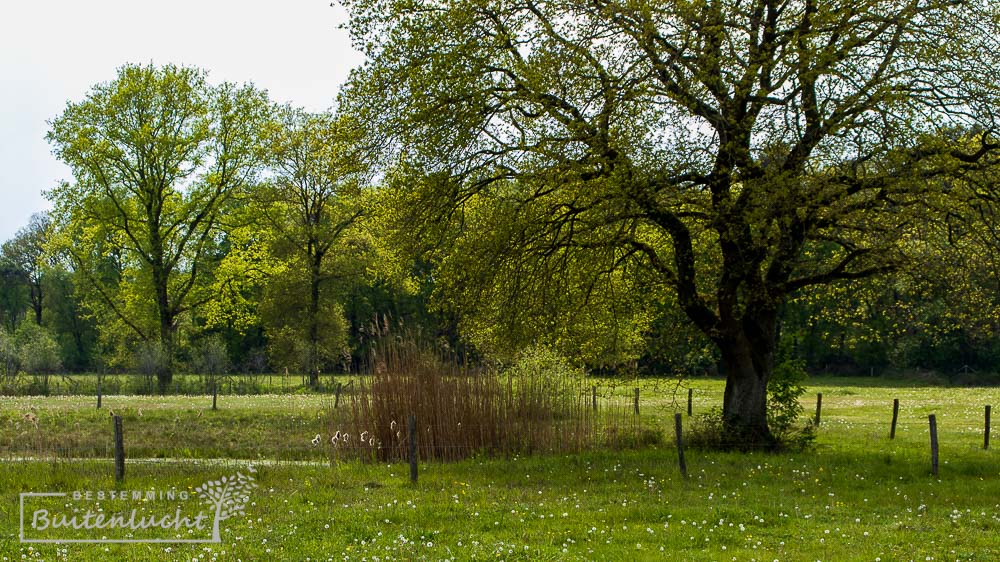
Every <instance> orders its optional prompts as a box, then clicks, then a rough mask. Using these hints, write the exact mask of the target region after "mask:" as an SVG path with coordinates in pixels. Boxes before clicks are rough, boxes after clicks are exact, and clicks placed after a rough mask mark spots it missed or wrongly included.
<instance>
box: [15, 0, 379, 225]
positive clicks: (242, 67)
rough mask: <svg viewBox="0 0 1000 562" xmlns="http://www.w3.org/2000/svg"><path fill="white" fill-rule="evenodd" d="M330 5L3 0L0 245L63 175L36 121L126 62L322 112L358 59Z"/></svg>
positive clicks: (41, 206) (248, 0)
mask: <svg viewBox="0 0 1000 562" xmlns="http://www.w3.org/2000/svg"><path fill="white" fill-rule="evenodd" d="M345 18H346V15H345V13H344V10H343V9H342V8H341V7H340V6H339V4H338V5H337V6H336V7H330V0H271V1H264V0H172V1H171V2H151V1H149V0H87V1H80V0H77V1H73V2H70V1H65V0H43V1H35V0H4V1H3V2H0V242H2V241H4V240H7V239H9V238H10V237H11V236H13V234H14V233H15V232H16V231H17V230H18V229H19V228H21V227H22V226H24V225H26V224H27V222H28V218H29V217H30V216H31V214H32V213H34V212H37V211H41V210H45V209H47V208H48V207H49V204H48V202H47V201H46V200H45V198H44V196H43V195H42V191H44V190H48V189H51V188H52V187H53V186H54V185H56V183H57V182H58V181H60V180H63V179H66V180H69V179H71V174H70V171H69V168H67V167H66V166H65V165H63V164H62V163H61V162H59V161H58V160H56V158H55V157H54V156H53V155H52V154H51V148H50V147H49V145H48V143H46V142H45V138H44V137H45V133H46V131H47V130H48V125H47V124H46V121H47V120H49V119H52V118H54V117H56V116H57V115H59V114H60V113H61V112H62V110H63V108H64V107H65V105H66V103H67V102H68V101H74V102H75V101H80V100H82V99H83V98H84V97H85V96H86V94H87V92H88V91H89V90H90V88H91V87H92V86H93V85H94V84H97V83H99V82H106V81H109V80H112V79H114V77H115V75H116V69H117V68H118V67H120V66H121V65H123V64H125V63H139V64H145V63H149V62H153V63H154V64H157V65H161V64H165V63H175V64H183V65H189V66H197V67H199V68H203V69H205V70H208V71H209V81H210V82H212V83H219V82H223V81H229V82H237V83H243V82H253V83H254V84H255V85H256V86H257V87H259V88H262V89H266V90H267V91H268V92H269V94H270V96H271V99H272V100H274V101H278V102H282V103H284V102H291V103H293V104H295V105H299V106H303V107H305V108H306V109H308V110H311V111H321V110H324V109H327V108H329V107H331V106H332V105H333V103H334V97H335V96H336V95H337V91H338V89H339V88H340V86H341V84H343V82H344V81H345V80H346V79H347V75H348V72H349V71H350V69H351V68H352V67H354V66H357V65H359V64H361V62H362V56H361V55H360V54H359V53H357V52H355V51H354V50H352V49H351V46H350V40H349V38H348V36H347V32H346V31H344V30H341V29H338V27H337V26H338V24H340V23H341V22H343V21H344V20H345Z"/></svg>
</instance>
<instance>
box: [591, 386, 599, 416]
mask: <svg viewBox="0 0 1000 562" xmlns="http://www.w3.org/2000/svg"><path fill="white" fill-rule="evenodd" d="M590 402H591V405H592V407H593V409H594V411H595V412H596V411H597V385H596V384H595V385H593V386H591V387H590Z"/></svg>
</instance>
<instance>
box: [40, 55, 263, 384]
mask: <svg viewBox="0 0 1000 562" xmlns="http://www.w3.org/2000/svg"><path fill="white" fill-rule="evenodd" d="M269 109H270V106H269V104H268V103H267V99H266V96H265V94H264V93H263V92H261V91H259V90H257V89H255V88H253V87H252V86H237V85H233V84H222V85H220V86H211V85H209V84H208V83H207V82H206V74H205V72H203V71H201V70H197V69H194V68H187V67H178V66H172V65H167V66H164V67H154V66H152V65H149V66H137V65H126V66H124V67H122V68H121V69H120V70H119V72H118V76H117V77H116V78H115V79H114V80H112V81H111V82H107V83H103V84H98V85H96V86H94V88H93V89H92V90H91V91H90V93H89V94H88V95H87V97H86V98H85V99H84V100H83V101H80V102H71V103H69V104H68V105H67V107H66V109H65V111H64V112H63V113H62V115H60V116H59V117H57V118H56V119H54V120H53V121H52V122H51V130H50V131H49V133H48V136H47V138H48V140H49V142H50V143H51V144H52V145H53V147H54V152H55V154H56V155H57V156H58V157H59V158H60V159H61V160H63V161H64V162H66V163H67V164H68V165H69V166H70V167H71V168H72V170H73V176H74V181H72V182H65V183H63V184H62V185H60V186H59V187H57V188H55V189H53V190H52V191H51V192H50V193H49V198H50V200H51V201H52V202H53V204H54V207H55V208H54V211H53V213H54V218H55V221H56V223H57V225H58V228H59V231H60V232H59V236H60V239H59V241H58V246H59V248H61V249H62V250H63V251H65V252H66V253H67V254H68V255H69V256H71V257H72V259H73V262H74V267H75V268H76V270H77V271H78V272H79V273H81V274H84V275H86V277H87V279H88V280H89V282H90V285H91V289H92V294H93V295H94V296H95V302H98V303H99V304H100V307H101V308H102V309H103V310H104V311H105V312H106V316H107V317H108V319H109V320H110V319H111V318H114V319H115V320H117V321H118V322H119V323H120V324H121V325H122V326H124V327H125V329H126V330H127V331H128V332H129V333H130V334H131V337H132V338H135V339H138V340H139V341H141V342H144V343H145V344H155V345H157V346H160V347H161V348H162V350H163V351H164V354H165V357H166V358H167V359H166V361H165V365H163V366H162V368H161V369H160V372H159V373H158V378H159V382H160V384H161V387H163V386H164V385H166V384H168V383H169V382H170V380H171V376H172V367H171V365H172V360H171V357H172V353H173V349H174V342H175V333H176V331H177V330H178V327H179V326H180V324H181V320H182V318H183V317H184V315H185V314H188V313H190V312H191V311H192V310H194V309H197V308H198V307H200V306H202V305H203V304H205V303H206V302H208V301H210V300H211V299H212V298H213V297H214V293H213V292H212V291H211V290H210V287H211V283H210V281H211V270H212V264H213V253H214V252H215V248H216V245H217V243H218V242H219V236H220V233H219V229H218V225H219V218H220V213H221V212H222V211H223V209H224V208H225V205H226V203H227V201H228V200H229V199H230V197H231V196H232V194H233V193H234V192H236V191H237V190H239V189H241V188H244V187H246V186H247V185H249V184H251V183H253V182H254V181H255V176H256V172H257V170H258V168H259V166H258V162H259V152H258V150H257V149H258V146H259V143H258V141H257V132H258V130H259V129H260V127H261V126H262V124H263V123H264V121H265V119H266V118H267V116H268V114H269ZM109 258H110V259H111V260H112V261H114V262H115V263H117V264H118V267H116V268H113V269H116V270H117V271H116V272H109V270H108V268H107V267H106V266H107V264H108V260H109Z"/></svg>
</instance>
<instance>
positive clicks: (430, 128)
mask: <svg viewBox="0 0 1000 562" xmlns="http://www.w3.org/2000/svg"><path fill="white" fill-rule="evenodd" d="M347 6H348V9H349V11H350V13H351V23H350V26H351V31H352V33H353V36H354V38H355V44H356V46H357V47H358V48H359V49H362V50H363V51H364V52H365V53H366V55H367V56H368V63H367V64H366V65H365V67H364V68H363V69H361V70H360V71H358V72H356V73H355V75H354V76H353V78H352V82H351V85H350V87H349V88H348V90H347V93H346V96H345V98H344V102H345V103H344V107H345V110H346V111H348V112H350V113H352V114H354V115H357V116H359V117H360V118H361V119H362V120H363V121H364V122H365V123H367V124H369V125H370V126H371V128H372V130H373V131H377V132H378V133H380V134H381V135H383V136H382V138H383V139H384V140H385V142H384V144H383V145H382V147H383V148H384V149H385V154H386V155H387V157H388V158H389V160H390V161H392V160H397V161H398V160H404V161H407V162H408V163H409V165H410V166H412V167H414V168H416V169H419V170H421V171H422V173H424V174H428V175H436V176H437V177H439V178H440V180H439V181H433V182H423V183H420V184H418V185H416V186H415V189H416V190H418V191H419V193H418V194H417V199H418V201H419V204H418V206H417V207H416V209H417V211H418V212H415V213H414V220H413V224H414V225H418V226H419V225H420V224H422V223H425V222H427V221H433V222H440V221H452V220H461V218H462V210H463V209H465V208H467V207H469V206H474V205H481V204H484V203H483V201H485V202H486V203H489V204H503V205H505V206H507V207H509V208H512V209H514V210H516V212H519V213H521V215H522V216H525V217H526V218H527V220H529V221H531V222H532V223H533V225H534V228H533V229H532V232H531V235H530V236H528V237H522V238H512V239H511V242H510V243H508V244H501V245H495V246H494V247H493V248H492V249H493V250H494V251H495V252H496V253H497V254H498V255H501V254H508V255H510V254H525V253H527V254H528V255H531V256H533V257H534V259H533V260H531V261H530V263H527V264H526V263H525V262H524V260H519V261H517V262H509V261H504V260H494V261H491V262H490V263H491V264H496V265H498V266H499V269H498V270H496V271H494V272H492V273H489V274H487V275H484V276H482V277H480V279H481V280H482V281H484V282H485V283H487V284H488V283H492V282H495V281H496V280H497V279H500V278H509V277H512V276H521V277H522V278H523V277H525V276H527V275H528V274H529V273H530V277H531V278H532V279H533V280H534V281H535V282H537V283H538V284H539V285H544V284H545V283H547V282H548V277H547V276H546V275H545V272H546V271H552V270H554V269H555V268H556V265H555V264H556V263H558V262H559V261H561V260H565V256H566V254H567V253H573V254H576V255H577V256H578V257H577V258H575V259H576V260H578V262H579V263H584V262H585V261H586V260H587V258H586V257H585V256H586V254H587V253H588V252H590V253H592V254H593V255H592V257H591V258H590V259H591V260H592V262H593V263H594V264H595V266H594V267H593V268H592V269H591V271H593V272H595V273H596V272H601V271H604V270H605V267H602V266H601V265H597V264H608V263H610V264H613V265H614V266H615V267H616V268H623V269H628V268H633V267H636V265H637V266H640V267H642V268H645V269H647V270H649V271H650V272H651V273H652V274H653V275H655V276H656V277H657V278H658V279H659V282H660V286H661V287H662V289H663V290H667V291H671V292H673V293H674V294H675V295H676V299H677V303H678V305H679V306H680V308H681V309H682V310H683V311H684V312H685V314H686V315H687V317H688V318H689V319H690V320H691V322H693V323H694V325H696V326H697V327H698V329H699V330H700V331H702V332H703V333H704V334H705V335H706V337H708V338H709V340H711V341H712V343H713V344H714V345H715V346H716V347H717V348H718V350H719V353H720V355H721V358H722V364H723V366H724V368H725V371H726V376H727V381H726V391H725V396H724V401H723V418H724V423H725V426H726V427H727V429H728V433H729V435H730V436H731V439H732V442H733V444H738V445H740V446H745V447H755V446H771V445H772V444H773V443H774V438H773V436H772V435H771V432H770V430H769V428H768V424H767V391H766V389H767V382H768V379H769V377H770V375H771V372H772V370H773V369H774V365H775V356H776V352H777V349H778V333H777V319H778V315H779V311H780V308H781V305H782V303H784V302H785V301H786V300H787V299H788V298H789V296H790V295H793V294H795V293H796V292H797V291H799V290H802V289H805V288H808V287H811V286H815V285H823V284H827V283H832V282H837V281H841V280H855V279H861V278H865V277H869V276H872V275H877V274H880V273H884V272H886V271H890V270H892V269H894V268H895V267H896V266H897V265H898V264H899V263H902V262H903V261H904V260H905V258H906V253H905V250H906V249H907V248H906V247H905V246H904V245H902V244H901V241H902V240H904V239H905V238H906V237H905V236H902V234H903V233H904V231H905V229H906V228H907V226H908V225H910V224H913V223H914V222H915V221H919V220H921V217H922V215H923V214H925V213H927V212H930V211H931V209H929V208H928V207H927V206H925V205H923V202H924V201H925V200H927V199H928V198H929V197H932V196H936V195H937V192H939V191H941V190H942V186H943V185H944V182H938V181H929V180H932V179H935V178H941V177H944V176H948V175H952V174H955V173H957V172H959V171H961V170H963V169H966V168H970V167H979V166H984V165H986V164H987V162H986V161H987V160H990V159H991V158H992V152H993V151H994V149H995V148H996V146H995V145H994V144H993V143H992V141H991V140H990V139H991V134H989V133H990V132H991V131H992V130H993V126H994V123H993V121H992V115H993V114H994V113H995V109H996V107H997V103H996V102H997V85H996V83H995V81H994V75H995V73H994V69H995V68H996V65H997V62H998V61H997V60H996V57H997V53H998V52H1000V50H998V48H997V47H998V45H997V44H996V37H998V34H997V31H998V29H997V26H998V21H1000V19H998V8H997V6H995V5H994V4H993V3H992V2H989V1H987V0H959V1H954V0H870V1H862V2H857V1H856V0H832V1H824V2H819V1H816V0H801V1H780V0H751V1H749V2H744V1H736V0H698V1H694V2H688V1H666V2H648V3H647V2H639V3H636V2H617V1H609V0H599V1H586V2H584V1H582V0H571V1H568V2H545V1H541V2H523V1H515V0H509V1H501V0H497V1H492V2H479V1H461V2H451V3H447V4H441V3H438V2H423V1H417V2H406V3H400V2H395V1H390V0H351V1H349V2H347ZM955 126H963V127H965V128H966V129H967V130H975V128H976V127H979V130H984V131H986V132H987V134H974V135H972V136H971V137H969V138H966V139H948V138H946V137H943V136H941V135H938V134H937V133H938V132H939V131H941V130H942V129H943V128H954V127H955ZM970 143H971V144H972V146H971V147H970ZM602 256H607V257H605V258H604V259H602ZM510 263H517V264H518V266H519V268H521V269H517V268H514V267H509V266H508V264H510ZM633 264H636V265H633ZM525 265H528V266H531V265H534V267H532V268H531V269H530V270H524V269H523V266H525ZM511 286H512V287H518V289H519V292H518V294H517V295H514V296H513V299H508V302H507V308H508V309H510V310H516V309H517V307H516V305H515V304H514V303H516V302H517V300H516V299H519V298H523V297H524V296H526V295H530V294H531V293H530V292H528V291H525V290H523V287H522V286H521V285H519V284H512V285H511ZM649 294H650V298H651V299H652V298H656V297H655V293H653V292H650V293H649Z"/></svg>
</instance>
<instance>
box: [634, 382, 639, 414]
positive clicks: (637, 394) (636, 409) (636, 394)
mask: <svg viewBox="0 0 1000 562" xmlns="http://www.w3.org/2000/svg"><path fill="white" fill-rule="evenodd" d="M635 415H637V416H638V415H639V387H635Z"/></svg>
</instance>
